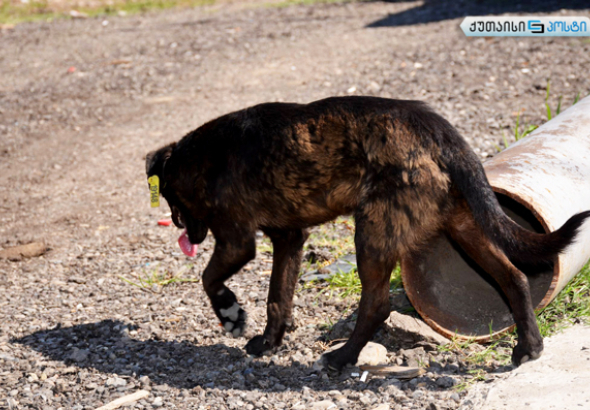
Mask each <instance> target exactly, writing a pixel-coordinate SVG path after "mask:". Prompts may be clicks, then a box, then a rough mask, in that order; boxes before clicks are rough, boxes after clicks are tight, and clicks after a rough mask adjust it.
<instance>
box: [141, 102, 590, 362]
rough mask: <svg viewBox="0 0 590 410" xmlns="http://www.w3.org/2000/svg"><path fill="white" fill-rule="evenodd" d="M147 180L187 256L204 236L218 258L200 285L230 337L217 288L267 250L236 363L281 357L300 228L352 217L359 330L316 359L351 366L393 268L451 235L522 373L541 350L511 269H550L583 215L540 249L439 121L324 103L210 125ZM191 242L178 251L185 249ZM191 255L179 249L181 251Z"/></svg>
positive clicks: (252, 112) (155, 160)
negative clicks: (252, 325) (154, 182)
mask: <svg viewBox="0 0 590 410" xmlns="http://www.w3.org/2000/svg"><path fill="white" fill-rule="evenodd" d="M146 163H147V164H146V166H147V174H148V176H152V175H157V176H159V178H160V180H161V185H162V190H161V193H162V195H163V196H164V197H165V198H166V200H167V202H168V204H169V205H170V208H171V210H172V218H173V220H174V223H175V225H176V226H177V227H179V228H186V233H185V234H183V237H181V241H180V242H181V247H182V248H183V250H184V251H185V252H186V253H189V254H190V253H192V252H193V251H194V246H193V245H192V244H199V243H201V242H202V241H203V240H204V239H205V236H206V235H207V230H208V229H211V232H212V233H213V235H214V236H215V240H216V244H215V251H214V253H213V256H212V257H211V260H210V262H209V265H208V266H207V268H206V269H205V271H204V272H203V285H204V287H205V291H206V292H207V295H208V296H209V298H210V299H211V303H212V305H213V309H214V310H215V313H216V314H217V317H218V318H219V319H220V320H221V323H222V324H223V326H224V327H225V329H226V330H227V331H230V332H232V333H233V335H234V336H238V335H240V334H242V332H243V330H244V325H245V318H246V314H245V312H244V311H243V310H242V308H241V307H240V305H239V304H238V301H237V300H236V297H235V295H234V293H233V292H232V291H231V290H229V289H228V288H227V287H226V286H225V285H224V282H225V281H226V280H227V279H229V278H230V277H231V276H232V275H233V274H234V273H236V272H238V271H239V270H240V269H241V268H242V266H244V264H246V263H247V262H248V261H250V260H251V259H253V258H254V257H255V253H256V246H255V237H256V235H255V234H256V230H257V229H260V230H262V231H263V232H264V233H265V234H266V235H268V236H269V237H270V238H271V240H272V243H273V250H274V259H273V269H272V276H271V278H270V291H269V295H268V323H267V326H266V329H265V331H264V334H263V335H259V336H256V337H254V338H253V339H252V340H250V341H249V342H248V344H247V345H246V351H247V352H248V353H250V354H255V355H259V354H261V353H263V352H264V351H266V350H269V349H272V348H274V347H275V346H278V345H280V343H281V340H282V338H283V335H284V333H285V331H286V329H287V328H289V327H290V326H291V325H292V322H293V321H292V298H293V292H294V289H295V285H296V282H297V278H298V274H299V269H300V262H301V253H302V247H303V244H304V242H305V240H306V239H307V236H308V233H307V230H306V229H307V228H308V227H310V226H314V225H318V224H321V223H324V222H327V221H330V220H332V219H334V218H336V217H337V216H338V215H343V214H352V215H353V216H354V219H355V223H356V234H355V245H356V250H357V260H358V272H359V276H360V279H361V282H362V286H363V289H362V295H361V300H360V306H359V319H358V321H357V324H356V328H355V329H354V332H353V333H352V336H351V337H350V339H349V340H348V342H347V343H346V344H345V345H344V347H342V348H341V349H339V350H337V351H334V352H332V353H330V354H328V355H327V356H326V360H327V362H328V365H329V366H330V367H332V368H335V369H341V368H342V367H343V366H344V365H345V364H347V363H355V362H356V360H357V358H358V355H359V352H360V351H361V349H362V348H363V347H364V346H365V344H366V343H367V342H368V341H369V339H370V338H371V336H372V335H373V333H374V331H375V330H376V328H377V327H378V326H379V325H380V324H381V323H382V322H383V321H384V320H385V318H387V317H388V315H389V299H388V293H389V278H390V275H391V272H392V270H393V268H394V267H395V264H396V262H397V261H398V260H399V259H400V258H401V257H402V256H403V255H406V254H408V253H410V252H420V251H421V247H423V246H424V244H425V243H426V242H427V241H428V239H430V238H431V237H432V236H434V235H437V234H439V233H441V232H446V233H448V234H449V235H450V236H451V237H452V238H453V239H454V240H455V241H456V242H457V243H458V244H459V245H460V246H461V247H463V249H464V250H465V251H466V252H467V253H468V254H469V255H470V256H471V257H472V258H473V259H474V260H475V261H476V262H477V263H478V264H480V265H481V266H482V267H483V268H484V269H485V270H486V271H487V272H488V273H489V274H490V275H492V276H493V277H494V278H495V280H496V281H497V282H498V283H499V284H500V286H501V288H502V290H503V292H504V293H505V294H506V297H507V298H508V300H509V302H510V305H511V307H512V311H513V312H514V319H515V322H516V324H517V327H518V344H517V346H516V347H515V348H514V352H513V355H512V359H513V362H514V363H515V364H520V363H521V362H524V361H526V360H529V359H535V358H537V357H538V356H539V355H540V354H541V352H542V350H543V340H542V337H541V335H540V333H539V329H538V327H537V323H536V320H535V314H534V311H533V306H532V303H531V296H530V292H529V286H528V282H527V278H526V276H525V275H524V274H523V273H522V272H521V271H520V270H519V269H517V268H516V267H515V265H514V264H516V265H517V266H524V265H535V264H539V263H553V261H554V259H555V257H556V255H557V254H558V253H560V252H561V251H563V250H564V249H565V248H566V247H567V246H568V245H569V244H570V243H571V242H572V241H573V240H574V238H575V236H576V233H577V230H578V228H579V227H580V225H581V224H582V223H583V221H584V219H585V218H587V217H588V216H590V212H584V213H581V214H578V215H575V216H573V217H572V218H571V219H570V220H569V221H567V222H566V223H565V225H564V226H563V227H561V228H560V229H559V230H557V231H555V232H553V233H550V234H547V235H541V234H536V233H533V232H530V231H527V230H525V229H523V228H521V227H520V226H518V225H517V224H515V223H514V222H512V220H510V219H509V218H508V217H507V216H506V215H505V214H504V213H503V211H502V209H501V208H500V205H499V204H498V201H497V200H496V197H495V195H494V193H493V191H492V189H491V187H490V185H489V183H488V181H487V179H486V176H485V174H484V170H483V167H482V165H481V163H480V161H479V159H478V158H477V156H476V155H475V154H474V153H473V152H472V151H471V149H470V148H469V146H468V145H467V143H466V142H465V141H464V140H463V138H462V137H461V136H460V135H459V134H458V132H457V131H456V130H455V129H454V128H453V127H452V126H451V125H450V124H449V123H448V122H447V121H446V120H444V119H443V118H442V117H440V116H439V115H437V114H436V113H434V112H433V111H431V110H430V109H429V108H428V107H427V106H426V105H425V104H423V103H421V102H417V101H398V100H389V99H381V98H371V97H342V98H328V99H325V100H321V101H316V102H313V103H311V104H307V105H300V104H282V103H269V104H261V105H257V106H255V107H251V108H247V109H245V110H241V111H238V112H234V113H231V114H228V115H225V116H222V117H220V118H217V119H215V120H213V121H211V122H209V123H207V124H205V125H203V126H201V127H199V128H198V129H196V130H195V131H193V132H191V133H190V134H188V135H187V136H185V137H184V138H183V139H182V140H180V141H179V142H178V143H172V144H170V145H167V146H165V147H163V148H161V149H160V150H158V151H155V152H152V153H150V154H148V156H147V160H146ZM186 235H188V238H187V236H186ZM189 242H190V243H189Z"/></svg>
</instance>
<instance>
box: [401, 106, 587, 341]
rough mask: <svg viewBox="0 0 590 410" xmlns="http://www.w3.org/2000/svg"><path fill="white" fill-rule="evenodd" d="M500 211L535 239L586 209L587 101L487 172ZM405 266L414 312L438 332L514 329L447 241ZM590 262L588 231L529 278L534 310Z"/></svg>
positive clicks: (494, 295)
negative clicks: (548, 266) (535, 235)
mask: <svg viewBox="0 0 590 410" xmlns="http://www.w3.org/2000/svg"><path fill="white" fill-rule="evenodd" d="M484 168H485V170H486V174H487V176H488V179H489V181H490V184H491V185H492V188H493V189H494V191H495V192H496V195H497V197H498V199H499V201H500V204H501V205H502V207H503V208H504V211H505V212H506V213H507V214H508V215H509V216H510V217H511V218H513V219H514V220H515V221H516V222H517V223H519V224H520V225H522V226H524V227H526V228H528V229H531V230H533V231H537V232H548V231H553V230H555V229H558V228H559V227H560V226H561V225H562V224H563V223H564V222H565V221H567V219H569V218H570V217H571V216H572V215H574V214H575V213H578V212H581V211H585V210H588V209H590V97H586V98H585V99H583V100H582V101H579V102H578V103H577V104H576V105H574V106H572V107H571V108H569V109H568V110H567V111H565V112H563V113H561V114H560V115H559V116H557V117H556V118H554V119H553V120H551V121H549V122H547V123H546V124H544V125H543V126H541V127H539V128H538V129H537V130H535V131H534V132H533V133H532V134H530V135H529V136H528V137H527V138H524V139H523V140H521V141H518V142H517V143H515V144H513V145H512V146H510V147H509V148H508V149H506V150H504V151H502V152H501V153H500V154H498V155H496V156H495V157H493V158H492V159H491V160H489V161H487V162H486V163H485V164H484ZM426 249H427V251H426V252H425V253H423V254H422V255H420V256H419V257H414V258H406V259H404V260H402V279H403V281H404V287H405V289H406V292H407V294H408V297H409V299H410V301H411V302H412V305H413V306H414V307H415V308H416V310H417V311H418V313H419V314H420V315H421V316H422V318H423V319H424V320H425V321H426V322H427V323H428V324H429V325H430V326H431V327H432V328H433V329H435V330H436V331H437V332H439V333H441V334H443V335H445V336H447V337H452V336H454V335H457V336H458V337H460V338H467V337H473V338H475V339H476V340H478V341H481V342H484V341H486V340H489V338H490V337H491V336H493V335H497V334H500V333H503V332H506V331H508V330H510V329H511V328H512V327H513V326H514V321H513V318H512V313H511V310H510V308H509V306H508V302H507V300H506V299H505V298H504V296H503V295H502V293H501V292H500V289H499V287H498V285H497V284H496V283H495V281H494V280H493V279H492V278H491V277H490V276H489V275H487V274H486V273H485V272H484V271H483V269H481V267H479V266H478V265H477V264H475V263H474V262H473V261H472V260H471V259H470V258H469V257H468V256H467V255H465V253H464V252H463V251H462V250H461V249H460V248H458V246H457V245H456V244H454V243H453V242H452V241H451V240H449V239H448V238H447V237H446V236H444V235H443V236H440V237H438V238H435V239H434V240H433V241H432V242H431V243H430V244H429V246H428V247H427V248H426ZM589 258H590V223H589V222H586V223H585V224H584V225H583V226H582V228H581V232H580V234H579V236H578V239H577V241H576V242H575V244H573V245H572V246H570V247H569V248H568V249H567V250H566V252H565V253H564V254H562V255H560V256H559V257H558V260H557V263H556V264H555V266H554V269H553V270H552V271H551V270H547V271H545V272H535V273H528V272H525V273H527V276H528V279H529V283H530V286H531V293H532V298H533V304H534V305H535V306H536V309H542V308H543V307H545V306H547V305H548V304H549V302H551V301H552V300H553V299H554V298H555V297H556V296H557V294H558V293H559V291H560V290H562V289H563V288H564V287H565V285H566V284H567V283H568V282H569V281H570V280H571V279H572V278H573V277H574V276H575V275H576V274H577V273H578V272H579V271H580V269H581V268H582V267H583V266H584V264H585V263H586V262H587V261H588V259H589Z"/></svg>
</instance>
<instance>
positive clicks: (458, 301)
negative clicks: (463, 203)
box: [402, 193, 553, 338]
mask: <svg viewBox="0 0 590 410" xmlns="http://www.w3.org/2000/svg"><path fill="white" fill-rule="evenodd" d="M496 196H497V198H498V200H499V202H500V205H501V206H502V208H503V210H504V212H505V213H506V214H507V215H508V216H509V217H510V218H512V219H513V220H514V221H515V222H516V223H518V224H519V225H521V226H522V227H524V228H526V229H529V230H532V231H535V232H537V233H544V232H545V230H544V229H543V224H542V223H541V221H539V220H538V219H537V218H536V217H535V215H534V214H533V212H532V211H530V210H529V209H528V208H527V207H526V206H524V205H522V204H520V203H519V202H517V201H516V200H514V199H512V198H510V197H509V196H507V195H503V194H500V193H496ZM403 265H404V266H403V271H402V272H404V281H405V287H406V291H407V292H408V295H409V296H410V299H411V301H412V303H413V304H414V307H415V308H416V310H417V311H418V312H419V313H420V314H421V315H422V317H423V318H424V319H426V320H428V321H429V322H431V323H432V322H435V327H439V328H442V330H443V333H447V334H448V335H451V334H454V333H456V334H458V335H464V336H474V337H480V338H485V337H487V336H489V335H490V333H496V332H499V331H502V330H505V329H506V328H508V327H510V326H512V325H513V324H514V320H513V318H512V312H511V309H510V307H509V304H508V301H507V300H506V298H505V297H504V295H503V293H502V292H501V290H500V287H499V286H498V284H497V283H496V281H495V280H494V279H493V278H492V277H491V276H490V275H488V274H487V273H486V272H485V271H484V270H483V269H482V268H481V267H480V266H478V265H477V264H476V263H475V262H473V260H471V258H470V257H469V256H467V254H466V253H465V252H464V251H463V250H462V249H461V248H460V247H459V246H458V245H457V244H456V243H454V241H452V240H451V239H450V238H448V237H446V236H444V235H443V236H441V237H439V238H437V239H436V240H434V241H433V242H432V244H431V247H430V250H429V251H427V252H425V253H423V254H422V255H419V256H417V257H413V258H412V259H409V258H408V259H406V260H405V261H404V263H403ZM524 273H525V274H526V275H527V277H528V279H529V284H530V286H531V296H532V299H533V304H534V306H537V305H538V304H539V303H540V302H541V301H542V300H543V298H544V297H545V295H546V293H547V292H548V290H549V288H550V286H551V281H552V279H553V270H552V269H546V270H544V271H541V272H539V271H537V272H524Z"/></svg>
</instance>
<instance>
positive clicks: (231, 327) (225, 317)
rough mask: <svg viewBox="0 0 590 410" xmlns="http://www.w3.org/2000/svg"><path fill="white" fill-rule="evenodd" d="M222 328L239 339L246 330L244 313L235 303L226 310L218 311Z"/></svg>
mask: <svg viewBox="0 0 590 410" xmlns="http://www.w3.org/2000/svg"><path fill="white" fill-rule="evenodd" d="M219 314H220V316H221V317H222V319H221V324H222V325H223V328H224V329H225V330H226V331H227V332H229V333H231V335H232V336H233V337H240V336H242V335H243V334H244V330H246V311H245V310H244V309H242V308H241V307H240V305H238V302H235V303H234V304H233V305H232V306H231V307H230V308H228V309H219Z"/></svg>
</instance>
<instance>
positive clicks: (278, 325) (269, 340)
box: [246, 229, 309, 356]
mask: <svg viewBox="0 0 590 410" xmlns="http://www.w3.org/2000/svg"><path fill="white" fill-rule="evenodd" d="M264 233H266V234H267V235H268V236H269V237H270V239H271V241H272V244H273V265H272V275H271V277H270V287H269V291H268V300H267V315H268V319H267V323H266V328H265V330H264V334H262V335H259V336H255V337H253V338H252V340H250V341H249V342H248V344H247V345H246V352H248V354H253V355H257V356H259V355H261V354H262V353H264V352H265V351H267V350H270V349H272V348H273V347H276V346H279V345H280V344H281V342H282V340H283V335H284V334H285V331H286V330H287V329H288V328H289V327H292V326H293V294H294V292H295V286H296V285H297V278H298V277H299V269H300V267H301V256H302V255H301V253H302V249H303V244H304V243H305V240H306V239H307V237H308V236H309V233H308V232H307V231H306V230H276V229H264Z"/></svg>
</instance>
